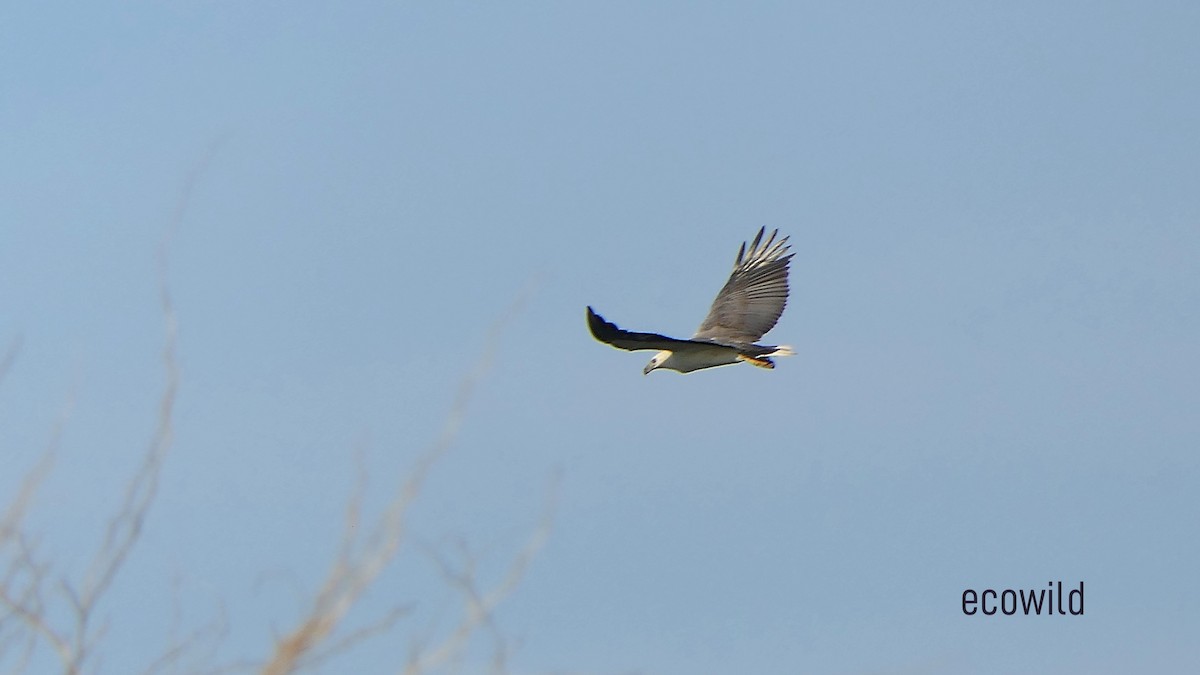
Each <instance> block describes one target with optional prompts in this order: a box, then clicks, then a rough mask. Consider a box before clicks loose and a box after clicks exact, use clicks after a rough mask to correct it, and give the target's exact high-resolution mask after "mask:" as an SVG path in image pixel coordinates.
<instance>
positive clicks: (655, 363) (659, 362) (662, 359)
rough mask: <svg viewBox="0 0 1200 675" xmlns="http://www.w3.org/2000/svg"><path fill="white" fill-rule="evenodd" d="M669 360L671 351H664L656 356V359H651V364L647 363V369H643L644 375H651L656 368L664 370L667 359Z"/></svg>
mask: <svg viewBox="0 0 1200 675" xmlns="http://www.w3.org/2000/svg"><path fill="white" fill-rule="evenodd" d="M669 358H671V351H670V350H669V349H664V350H662V351H661V352H659V353H657V354H655V355H654V358H652V359H650V363H647V364H646V367H645V368H643V369H642V374H643V375H649V374H650V371H652V370H654V369H656V368H662V367H663V364H664V363H666V362H667V359H669Z"/></svg>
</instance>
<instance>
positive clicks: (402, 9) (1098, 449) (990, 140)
mask: <svg viewBox="0 0 1200 675" xmlns="http://www.w3.org/2000/svg"><path fill="white" fill-rule="evenodd" d="M1198 33H1200V8H1198V7H1197V6H1196V5H1194V4H1192V3H1182V2H1181V3H1173V2H1162V3H1152V4H1149V5H1148V4H1146V3H1113V2H1101V3H1077V2H1065V3H1054V5H1053V6H1052V7H1051V6H1047V5H1046V3H1024V2H1017V3H1011V2H1010V3H948V2H946V3H938V2H928V3H926V2H922V3H906V4H904V5H903V6H901V5H898V4H895V3H837V4H831V5H821V4H812V5H807V4H801V3H752V4H749V5H739V6H737V7H734V6H732V5H727V4H718V3H670V2H664V3H654V4H652V5H647V4H645V3H591V4H582V3H561V4H521V5H518V6H513V5H502V4H488V5H483V4H478V3H438V4H436V5H434V4H431V5H428V6H418V5H415V4H411V3H342V4H339V5H337V6H328V7H326V6H321V5H318V4H315V3H282V2H269V3H245V4H235V3H198V2H195V3H174V4H172V5H169V6H164V5H161V4H152V3H132V4H131V3H89V4H86V5H84V4H81V5H79V6H76V7H72V8H70V10H69V11H68V10H67V9H65V8H63V7H57V8H54V7H49V6H43V5H23V6H10V7H7V8H5V9H3V10H0V63H2V64H3V66H0V128H2V129H3V130H4V133H3V134H0V156H3V157H4V161H3V162H0V308H2V312H0V344H2V345H5V346H7V345H8V344H11V343H12V341H14V340H18V339H19V340H20V350H19V353H18V355H17V358H16V361H15V363H14V364H13V366H12V368H11V370H10V371H9V372H8V374H7V376H6V377H5V379H4V380H3V381H0V442H2V444H3V447H4V466H5V470H4V471H3V472H2V473H0V490H3V492H2V493H0V494H3V495H4V501H5V503H7V502H8V501H9V499H11V495H12V494H13V493H14V491H15V490H16V487H17V486H18V485H19V484H20V481H21V479H22V476H23V475H24V472H25V471H27V470H28V468H29V467H32V466H33V465H34V463H35V462H36V461H37V458H38V457H39V456H40V454H41V453H42V451H43V450H44V449H45V447H46V446H47V444H48V443H49V439H50V438H51V436H52V434H53V429H54V426H55V422H56V420H57V419H59V418H60V417H62V416H63V415H64V414H65V415H66V417H65V420H66V421H65V424H64V433H63V437H62V440H61V445H60V448H59V451H58V455H57V460H56V465H55V468H54V471H53V473H52V475H51V476H50V478H48V479H47V481H46V482H45V484H44V485H43V486H42V488H41V490H40V491H39V493H38V496H37V500H36V502H35V504H34V506H35V509H34V512H33V513H32V514H31V515H30V517H29V522H28V526H29V528H30V529H31V531H33V532H36V533H37V535H38V537H39V546H40V549H39V550H40V551H41V552H42V553H43V554H44V556H45V557H46V558H47V559H49V560H52V561H53V562H54V570H55V573H61V574H66V575H68V576H70V575H73V574H78V573H79V572H80V571H81V570H83V569H85V568H86V564H87V561H88V560H89V559H90V556H91V554H92V551H94V550H95V548H96V545H97V543H98V542H99V541H100V538H101V534H102V529H103V526H104V522H105V518H106V516H107V514H109V513H111V512H112V510H113V508H115V505H116V504H117V503H118V501H119V498H120V494H121V490H122V489H123V486H124V484H125V481H126V480H127V479H128V477H129V476H130V475H131V473H132V471H133V470H134V468H135V467H136V465H137V462H138V461H139V459H140V457H141V454H142V452H143V450H144V448H145V446H146V443H147V440H148V438H149V436H150V434H151V432H152V431H153V428H154V421H155V411H156V406H157V402H158V397H159V395H160V392H161V388H162V382H163V379H164V375H163V370H162V366H161V363H160V358H159V353H160V351H161V348H162V343H163V327H162V317H161V314H160V312H159V306H158V296H157V293H158V289H157V280H156V268H155V265H156V260H155V250H156V246H157V245H158V242H159V241H160V240H161V238H162V237H163V235H164V232H165V231H166V230H167V228H168V225H169V223H170V221H171V217H172V213H173V211H174V209H175V208H176V206H177V205H178V203H179V199H180V193H181V190H182V189H183V186H184V184H185V182H186V180H187V176H188V174H189V172H191V171H192V170H194V169H195V167H196V166H197V164H198V163H199V162H201V158H203V157H204V156H206V154H208V153H210V152H211V158H210V160H209V161H208V163H207V165H206V166H205V168H204V170H203V171H202V172H201V173H200V175H199V177H198V179H197V180H196V182H195V184H194V186H193V191H192V194H191V199H190V201H189V203H188V206H187V209H186V212H185V213H184V215H183V219H182V221H181V223H180V229H179V231H178V234H177V236H176V237H175V238H174V240H173V243H172V248H171V253H170V269H169V282H170V285H171V289H172V292H173V295H174V300H175V305H176V309H177V312H178V318H179V323H180V342H179V361H180V367H181V369H182V382H181V388H180V397H179V401H178V408H177V416H176V429H175V431H176V436H175V444H174V446H173V449H172V451H171V455H170V457H169V459H168V462H167V465H166V468H165V470H164V474H163V483H162V487H161V492H160V495H159V498H158V500H157V502H156V504H155V506H154V510H153V511H152V513H151V516H150V518H149V519H148V521H147V524H146V529H145V533H144V537H143V539H142V541H141V543H140V545H139V547H138V548H137V549H136V552H135V554H134V555H133V557H132V558H131V559H130V562H129V565H128V567H127V568H126V570H125V573H124V575H123V576H122V577H121V579H120V580H119V581H118V583H117V584H116V585H115V586H114V587H113V592H112V595H111V596H110V598H109V602H108V603H107V604H106V605H105V606H104V607H103V610H104V611H103V613H104V615H105V616H106V617H108V618H109V620H110V621H111V627H110V628H109V630H108V633H107V634H106V637H105V643H104V649H103V650H102V651H103V653H104V656H103V661H102V663H101V664H100V667H99V668H98V672H106V673H123V672H136V671H138V670H140V669H141V668H143V667H145V665H146V664H148V663H149V662H150V661H152V660H153V659H154V658H155V657H156V656H157V655H158V652H157V651H156V649H155V647H156V646H158V645H163V644H166V642H167V641H168V640H169V635H168V624H169V623H170V620H171V616H172V611H173V610H172V607H173V606H175V604H178V606H179V607H181V608H182V610H181V611H182V612H183V615H182V617H183V622H184V624H186V625H201V624H204V623H205V622H207V621H210V620H212V618H213V617H214V616H216V615H217V614H219V613H220V612H221V611H223V612H224V613H225V616H226V618H227V621H228V624H229V633H228V635H227V636H226V637H225V638H224V640H223V641H222V642H221V644H220V647H219V650H218V651H217V653H216V655H215V656H214V657H213V658H214V662H217V663H224V662H228V661H234V660H239V659H255V658H262V657H264V656H265V655H266V653H267V652H268V651H269V645H270V639H271V636H272V632H273V631H274V632H276V633H278V632H281V631H283V630H286V629H287V628H289V627H290V626H291V625H292V623H293V622H294V620H295V619H296V617H297V615H298V613H299V612H300V611H302V609H303V608H304V607H305V606H306V605H305V598H306V597H308V594H310V593H311V592H312V591H313V590H314V589H315V588H316V587H317V585H318V584H319V582H320V579H321V578H322V575H323V574H324V572H325V570H326V568H327V566H328V563H329V561H330V559H331V556H332V555H333V554H334V553H335V551H336V548H337V545H338V538H339V536H340V527H341V518H342V509H343V506H344V504H345V502H346V499H347V497H348V496H349V495H350V493H351V492H352V490H353V486H354V481H355V475H356V463H355V461H356V460H355V453H356V452H359V451H361V452H362V453H363V454H364V457H365V460H364V461H365V465H366V468H367V473H368V474H369V477H370V478H369V480H370V483H369V488H368V500H367V503H368V506H370V507H372V508H376V509H377V508H379V507H380V506H381V505H382V504H383V503H385V502H386V499H387V497H388V495H389V494H390V491H391V489H392V487H393V486H394V485H395V484H396V482H397V481H398V480H399V479H400V478H401V477H402V476H403V475H404V473H405V472H406V471H407V470H408V469H410V468H411V467H412V466H413V463H414V462H415V461H416V458H417V457H418V456H419V454H420V453H421V452H422V451H423V450H424V449H425V448H427V447H428V446H429V444H430V443H431V442H432V441H433V440H434V439H435V438H436V437H437V435H438V433H439V431H440V429H441V425H442V420H443V419H444V418H445V416H446V414H447V411H448V410H449V409H450V407H451V405H452V400H453V397H454V392H455V389H456V387H457V385H458V382H459V381H460V380H461V378H462V377H463V376H464V375H465V374H466V373H467V372H469V371H470V370H471V368H472V367H473V364H474V363H475V362H476V361H477V360H478V358H479V356H480V355H481V354H482V352H483V351H484V348H485V345H486V344H487V337H486V336H487V332H488V330H489V327H490V326H491V325H492V324H493V323H494V322H495V321H496V320H497V319H498V318H500V317H501V316H505V315H506V314H507V312H508V309H507V308H509V307H510V306H511V305H512V303H513V302H514V300H516V299H517V298H518V297H521V296H522V295H523V294H525V293H527V292H528V300H527V302H526V303H525V304H524V307H523V309H521V310H519V311H518V312H517V313H516V314H515V315H513V316H512V318H511V321H510V322H509V323H508V324H507V327H506V328H505V329H504V331H503V333H502V334H501V336H500V338H499V339H498V342H497V345H496V346H497V352H496V357H495V360H494V364H493V367H492V368H491V370H490V371H489V372H488V374H487V376H486V378H485V379H483V380H482V381H481V383H480V385H479V388H478V391H477V394H476V396H475V398H474V399H473V400H472V402H471V405H470V409H469V413H468V415H467V418H466V420H465V423H464V426H463V428H462V432H461V435H460V436H459V438H458V442H457V443H456V445H455V447H454V449H453V450H452V452H451V453H450V454H449V455H448V456H447V457H446V458H445V459H444V461H442V462H441V463H439V464H438V465H437V467H436V468H435V469H434V471H433V473H432V474H431V476H430V478H429V481H428V482H427V484H426V486H425V490H424V492H423V493H422V496H421V498H420V500H419V501H418V502H417V504H416V506H415V507H414V511H413V514H412V534H411V538H410V541H411V544H412V545H411V546H409V547H408V548H406V549H404V551H403V552H402V553H401V556H400V558H399V560H398V564H397V567H396V568H395V569H394V570H392V571H391V572H389V573H388V574H387V575H385V577H384V578H382V579H381V581H380V583H379V584H378V585H377V586H376V587H375V588H374V589H373V590H372V592H371V594H370V595H369V596H368V598H367V599H366V601H365V603H364V606H363V607H362V608H361V609H362V612H361V613H360V614H356V615H355V618H354V620H355V621H357V622H359V623H362V622H366V621H369V620H370V618H371V617H372V616H375V615H377V613H378V612H379V611H381V610H382V609H385V608H387V607H391V606H394V605H396V604H400V603H409V602H412V603H414V605H415V607H416V608H417V609H416V610H415V612H414V615H413V616H412V617H409V618H407V619H406V621H405V622H402V623H401V624H400V625H399V626H398V627H397V628H396V630H395V633H394V634H393V636H392V637H390V638H386V639H382V640H378V641H375V642H372V643H369V644H367V645H364V646H363V647H362V648H360V649H359V650H357V651H355V652H352V653H350V654H348V655H346V656H345V657H344V658H343V660H341V661H337V662H334V663H331V664H330V665H329V667H328V669H327V672H363V673H373V672H393V671H394V670H395V669H396V665H397V662H398V661H400V660H402V659H403V657H404V654H405V650H406V648H407V647H408V645H409V644H410V642H411V640H412V639H414V637H420V636H424V635H427V634H430V633H431V632H436V631H437V630H438V629H444V628H445V626H446V625H448V621H449V620H450V619H449V618H447V617H452V616H453V614H454V612H455V611H456V610H457V603H458V598H457V596H455V594H454V593H453V592H451V591H449V590H448V589H445V588H444V584H441V583H440V582H439V578H438V576H437V573H436V571H435V569H434V568H433V566H432V564H431V562H430V560H429V556H428V554H426V553H424V551H428V550H434V551H438V552H439V553H441V554H444V555H450V554H452V553H453V551H455V550H456V544H455V542H456V541H460V540H461V541H465V542H467V543H468V545H469V546H470V548H471V550H473V551H475V552H477V554H478V556H479V557H480V558H481V568H480V574H481V576H483V577H484V578H485V580H487V581H494V580H495V579H496V578H498V577H499V575H501V574H502V572H503V569H504V566H505V564H506V562H507V561H508V559H509V558H510V557H511V555H512V554H513V553H514V552H515V551H516V550H518V549H519V548H520V547H521V546H522V545H523V543H524V542H525V540H526V537H527V536H528V534H529V533H530V532H531V531H532V530H533V529H534V528H535V527H536V526H537V523H538V521H539V518H540V517H541V516H540V514H541V512H542V508H543V506H542V505H543V502H544V499H545V493H546V490H547V485H548V483H550V482H552V477H553V476H555V475H558V476H560V478H559V479H558V486H557V494H558V502H557V509H556V517H555V528H554V531H553V533H552V535H551V537H550V539H549V541H548V542H547V544H546V545H545V547H544V548H543V549H542V550H541V551H540V552H539V554H538V556H537V558H536V560H535V561H534V563H533V565H532V567H531V568H530V570H529V572H528V574H527V577H526V578H525V580H524V582H523V584H522V586H521V587H520V589H519V590H518V591H517V592H516V593H515V594H514V596H513V597H512V598H510V599H509V600H508V601H507V602H506V603H505V604H503V605H502V606H501V608H500V609H499V611H498V612H497V615H496V620H497V622H498V625H499V626H500V628H501V630H502V631H503V632H504V633H505V634H506V635H509V636H511V637H513V638H514V639H516V640H517V641H518V643H519V644H518V646H517V647H516V649H515V651H514V653H513V654H512V657H511V659H510V665H511V666H512V668H513V670H514V671H515V672H522V673H524V672H531V673H532V672H539V673H540V672H587V673H592V672H595V673H664V674H672V673H730V672H755V673H774V672H779V673H1025V672H1094V673H1125V672H1134V671H1141V672H1189V671H1191V670H1194V669H1195V668H1196V667H1197V665H1198V664H1200V652H1198V648H1197V647H1196V645H1195V639H1194V638H1195V635H1196V634H1197V633H1198V632H1200V611H1198V610H1197V607H1196V601H1195V598H1196V597H1197V596H1198V595H1200V583H1198V582H1197V580H1196V576H1195V570H1196V569H1197V568H1200V544H1198V543H1197V541H1198V538H1197V537H1196V534H1197V525H1198V523H1200V520H1198V518H1200V498H1198V497H1197V496H1196V493H1197V486H1198V485H1200V482H1198V480H1200V460H1197V457H1196V452H1195V448H1196V447H1197V441H1200V417H1198V416H1197V414H1196V411H1197V410H1200V390H1198V388H1197V385H1196V383H1197V382H1198V381H1200V359H1198V357H1197V350H1196V345H1197V344H1200V280H1198V277H1197V260H1200V192H1198V191H1197V189H1196V186H1197V185H1200V161H1198V160H1197V158H1198V157H1200V126H1198V125H1197V123H1196V110H1200V79H1198V78H1197V75H1196V73H1197V68H1198V67H1200V44H1198V43H1197V41H1196V39H1195V36H1196V35H1197V34H1198ZM763 225H766V226H767V227H769V228H775V227H778V228H779V229H780V230H781V231H782V232H783V233H785V234H787V235H790V236H791V241H792V244H793V247H794V251H795V253H796V257H795V258H794V260H793V270H792V295H791V300H790V304H789V307H788V310H787V312H786V313H785V314H784V315H783V318H782V320H781V321H780V323H779V325H778V326H777V328H776V329H775V330H774V331H773V332H772V333H770V334H769V335H768V336H767V340H768V341H770V342H772V343H787V344H791V345H793V346H794V347H795V348H796V349H797V352H798V356H796V357H792V358H790V359H784V360H782V361H781V363H780V364H779V367H778V368H777V369H776V370H775V371H773V372H766V371H761V370H758V369H753V368H748V367H741V366H738V367H730V368H721V369H715V370H711V371H704V372H700V373H695V374H692V375H687V376H680V375H677V374H675V373H666V372H656V373H653V374H651V375H650V376H648V377H643V376H642V374H641V368H642V366H643V365H644V363H645V362H646V361H647V360H648V358H649V354H629V353H623V352H618V351H616V350H612V349H609V348H608V347H605V346H603V345H601V344H599V343H596V342H595V341H593V340H592V339H591V337H590V336H589V335H588V334H587V331H586V328H585V324H584V307H585V306H586V305H589V304H590V305H593V306H595V307H596V308H597V310H599V311H600V312H601V313H602V314H604V315H605V316H606V317H608V318H609V319H611V320H613V321H615V322H617V323H618V324H620V325H622V326H623V327H627V328H631V329H640V330H653V331H657V332H663V333H667V334H675V335H686V334H688V333H690V331H691V330H693V329H694V327H695V326H696V325H698V324H699V322H700V320H701V319H702V318H703V315H704V313H705V311H706V310H707V308H708V304H709V302H710V301H711V299H712V296H713V294H715V292H716V291H717V290H718V289H719V288H720V286H721V284H722V283H723V282H724V280H725V277H726V275H727V274H728V271H729V265H730V263H731V262H732V260H733V256H734V254H735V253H736V250H737V247H738V245H739V244H740V243H741V241H742V240H744V239H746V238H748V237H751V236H753V234H754V232H755V231H756V230H757V229H758V228H759V227H760V226H763ZM529 289H532V290H529ZM64 411H67V412H66V413H64ZM1060 579H1061V580H1063V581H1064V582H1066V583H1068V584H1073V583H1078V582H1079V581H1081V580H1082V581H1084V582H1085V583H1086V589H1087V590H1086V594H1087V595H1086V597H1087V607H1086V614H1085V615H1084V616H1083V617H993V618H983V617H965V616H963V615H962V613H961V609H960V604H959V603H960V598H961V593H962V591H963V590H964V589H966V588H978V589H982V588H989V587H990V588H998V589H1002V588H1021V587H1025V588H1041V587H1043V586H1044V585H1045V584H1046V582H1047V581H1051V580H1054V581H1057V580H1060ZM219 607H223V610H221V609H219ZM482 645H483V647H486V645H487V641H486V640H484V641H483V642H482ZM40 656H41V657H43V658H49V655H48V654H41V655H40ZM471 658H482V655H480V654H475V653H474V652H472V657H471ZM2 659H3V655H0V663H5V662H4V661H3V660H2ZM6 667H7V664H6Z"/></svg>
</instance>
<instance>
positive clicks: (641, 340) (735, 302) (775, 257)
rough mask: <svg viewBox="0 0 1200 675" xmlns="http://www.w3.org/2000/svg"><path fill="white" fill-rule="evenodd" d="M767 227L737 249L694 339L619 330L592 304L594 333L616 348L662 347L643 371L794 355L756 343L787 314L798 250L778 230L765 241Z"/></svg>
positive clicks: (761, 362) (767, 363)
mask: <svg viewBox="0 0 1200 675" xmlns="http://www.w3.org/2000/svg"><path fill="white" fill-rule="evenodd" d="M766 229H767V228H765V227H764V228H762V229H760V230H759V231H758V235H757V236H756V237H754V241H753V242H751V243H750V248H749V250H747V248H746V244H744V243H743V244H742V247H741V248H740V249H738V254H737V259H736V260H735V261H734V263H733V273H732V274H730V275H729V281H727V282H725V287H724V288H722V289H721V292H720V293H718V294H717V299H716V300H713V304H712V308H710V309H709V310H708V316H707V317H706V318H705V319H704V323H702V324H700V328H698V329H697V330H696V334H695V335H693V336H692V339H690V340H683V339H678V338H672V337H667V336H665V335H659V334H657V333H635V332H632V331H627V330H621V329H620V328H617V326H616V324H613V323H610V322H608V321H605V320H604V317H602V316H600V315H599V314H597V313H596V312H595V310H593V309H592V308H591V307H588V308H587V320H588V327H589V328H590V329H591V331H592V335H593V336H594V337H595V338H596V339H597V340H599V341H601V342H605V343H607V344H610V345H612V346H613V347H616V348H617V349H627V350H629V351H637V350H641V349H656V350H658V353H657V354H655V355H654V358H652V359H650V363H648V364H646V368H645V369H644V370H643V371H642V372H643V373H644V374H649V373H650V371H652V370H657V369H659V368H667V369H669V370H677V371H679V372H681V373H690V372H692V371H693V370H700V369H702V368H712V367H714V366H727V365H729V364H732V363H737V362H739V361H745V362H746V363H750V364H753V365H756V366H758V367H760V368H774V367H775V362H774V361H772V360H771V357H772V356H791V355H792V354H794V353H795V352H793V351H792V349H791V347H787V346H784V345H780V346H771V345H758V344H754V343H755V342H757V341H758V340H759V339H760V338H761V337H762V336H763V335H765V334H766V332H767V331H769V330H771V328H773V327H774V326H775V323H776V322H777V321H779V316H780V315H781V314H783V308H784V306H785V305H786V304H787V296H788V263H789V262H790V261H791V259H792V256H793V255H795V254H794V253H788V245H787V240H788V238H787V237H783V238H782V239H779V240H778V241H776V236H777V235H778V234H779V230H775V231H774V232H772V233H771V236H770V237H768V238H767V240H766V242H763V235H764V234H766Z"/></svg>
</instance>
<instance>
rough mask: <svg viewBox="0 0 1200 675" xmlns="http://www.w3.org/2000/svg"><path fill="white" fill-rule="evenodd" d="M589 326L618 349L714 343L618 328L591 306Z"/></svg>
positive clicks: (593, 334) (588, 310)
mask: <svg viewBox="0 0 1200 675" xmlns="http://www.w3.org/2000/svg"><path fill="white" fill-rule="evenodd" d="M587 320H588V328H590V329H591V330H592V336H593V337H595V338H596V339H597V340H599V341H601V342H604V343H607V344H610V345H612V346H614V347H616V348H618V349H627V350H629V351H631V352H635V351H638V350H640V349H669V350H672V351H673V350H676V349H680V348H683V347H687V346H688V345H703V346H705V347H712V346H713V343H711V342H708V341H699V340H680V339H677V338H673V337H667V336H666V335H659V334H658V333H635V332H633V331H628V330H621V329H620V328H617V325H616V324H615V323H610V322H608V321H605V320H604V317H602V316H600V315H599V314H597V313H596V310H594V309H592V308H591V307H588V308H587Z"/></svg>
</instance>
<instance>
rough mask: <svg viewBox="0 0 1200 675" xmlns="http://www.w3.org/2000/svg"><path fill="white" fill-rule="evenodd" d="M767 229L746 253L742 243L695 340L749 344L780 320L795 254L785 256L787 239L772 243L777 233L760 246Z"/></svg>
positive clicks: (761, 230) (759, 232)
mask: <svg viewBox="0 0 1200 675" xmlns="http://www.w3.org/2000/svg"><path fill="white" fill-rule="evenodd" d="M766 229H767V228H765V227H763V228H762V229H760V230H759V231H758V235H757V236H756V237H754V241H753V242H751V244H750V249H749V250H748V251H747V250H746V244H745V243H743V244H742V247H741V248H740V249H738V255H737V260H735V261H734V263H733V273H732V274H730V275H729V281H727V282H725V287H724V288H722V289H721V292H720V293H718V294H717V299H716V300H713V304H712V308H710V309H709V310H708V317H706V318H705V319H704V323H702V324H700V328H698V329H697V330H696V335H695V337H697V338H706V339H710V340H717V341H720V342H746V343H752V342H756V341H758V339H759V338H761V337H762V336H763V335H765V334H766V332H767V331H769V330H771V328H773V327H774V326H775V323H776V322H778V321H779V317H780V315H782V314H783V308H784V306H786V305H787V296H788V263H789V262H790V261H791V259H792V256H793V255H795V254H794V253H787V251H788V245H787V240H788V238H787V237H783V238H782V239H780V240H779V241H776V240H775V238H776V236H777V235H778V234H779V230H775V231H774V232H772V233H771V236H770V237H769V238H768V239H767V241H766V243H763V240H762V239H763V235H764V234H765V233H766ZM785 254H786V255H785Z"/></svg>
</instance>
